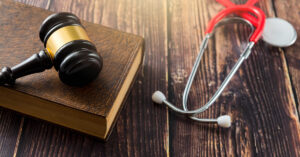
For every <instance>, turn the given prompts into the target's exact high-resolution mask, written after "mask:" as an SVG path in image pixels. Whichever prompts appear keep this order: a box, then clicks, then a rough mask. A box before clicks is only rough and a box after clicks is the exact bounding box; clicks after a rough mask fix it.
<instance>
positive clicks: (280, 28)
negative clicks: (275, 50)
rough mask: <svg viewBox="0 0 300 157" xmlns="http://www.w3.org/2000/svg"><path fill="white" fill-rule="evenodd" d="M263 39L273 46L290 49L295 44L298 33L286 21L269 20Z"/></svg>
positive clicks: (267, 20)
mask: <svg viewBox="0 0 300 157" xmlns="http://www.w3.org/2000/svg"><path fill="white" fill-rule="evenodd" d="M262 39H263V40H264V41H265V42H266V43H268V44H270V45H272V46H276V47H288V46H291V45H292V44H294V43H295V41H296V39H297V32H296V30H295V28H294V27H293V26H292V24H290V23H289V22H287V21H286V20H283V19H281V18H267V19H266V23H265V28H264V31H263V34H262Z"/></svg>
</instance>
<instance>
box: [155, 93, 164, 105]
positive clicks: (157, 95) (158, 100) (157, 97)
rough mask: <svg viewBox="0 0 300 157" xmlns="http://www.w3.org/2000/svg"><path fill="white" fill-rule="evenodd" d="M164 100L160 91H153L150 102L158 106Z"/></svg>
mask: <svg viewBox="0 0 300 157" xmlns="http://www.w3.org/2000/svg"><path fill="white" fill-rule="evenodd" d="M164 100H166V96H165V95H164V93H162V92H161V91H155V92H154V93H153V95H152V101H154V102H155V103H158V104H162V103H163V101H164Z"/></svg>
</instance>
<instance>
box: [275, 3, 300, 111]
mask: <svg viewBox="0 0 300 157" xmlns="http://www.w3.org/2000/svg"><path fill="white" fill-rule="evenodd" d="M273 8H274V9H275V10H274V11H275V14H276V16H277V17H280V18H283V19H285V20H287V21H288V22H290V23H291V24H292V25H293V26H294V27H295V29H296V32H298V41H297V42H296V43H295V44H294V45H293V46H292V47H288V48H284V49H281V51H283V52H284V55H285V57H286V59H287V64H288V70H289V74H290V78H291V82H292V87H293V89H292V90H293V91H294V92H295V93H294V97H295V99H296V103H297V107H298V113H299V112H300V107H299V100H300V97H299V96H300V54H299V48H300V42H299V32H300V20H299V19H300V14H299V8H300V5H299V3H298V2H297V1H296V0H292V1H289V2H287V1H283V0H276V1H274V2H273ZM298 116H299V114H298Z"/></svg>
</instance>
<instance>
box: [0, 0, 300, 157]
mask: <svg viewBox="0 0 300 157" xmlns="http://www.w3.org/2000/svg"><path fill="white" fill-rule="evenodd" d="M20 1H21V2H24V3H26V4H30V5H34V6H39V7H42V8H46V9H49V10H52V11H70V12H73V13H75V14H77V15H78V16H79V17H80V18H83V19H85V20H87V21H90V22H94V23H100V24H103V25H105V26H109V27H112V28H117V29H120V30H122V31H126V32H131V33H134V34H138V35H141V36H143V37H144V38H145V61H144V63H143V69H142V72H141V73H140V75H139V77H138V79H137V81H136V83H135V85H134V88H133V90H132V92H131V94H130V96H129V99H128V101H127V103H126V105H125V108H124V110H123V111H122V112H121V116H120V117H119V119H118V121H117V124H116V127H115V129H114V131H113V133H112V136H111V137H110V139H109V141H108V142H107V143H103V142H101V141H100V140H97V139H95V138H93V137H90V136H87V135H84V134H80V133H78V132H75V131H72V130H69V129H65V128H62V127H59V126H56V125H54V124H50V123H47V122H44V121H41V120H36V119H32V118H29V117H24V116H23V115H20V114H17V113H14V112H12V111H9V110H6V109H1V112H0V138H1V139H0V155H1V156H12V155H16V156H188V157H189V156H287V157H291V156H300V124H299V115H298V111H299V110H297V108H299V106H298V104H299V97H300V96H299V92H300V79H299V77H298V76H299V75H300V72H299V69H300V64H299V60H300V55H299V54H298V49H299V48H300V42H299V41H297V42H296V44H295V45H294V46H292V47H289V48H285V49H278V48H274V47H270V46H268V45H266V44H265V43H263V42H262V41H260V42H259V43H258V44H256V46H255V48H254V50H253V52H252V54H251V56H250V57H249V59H248V60H247V61H246V62H245V63H244V64H243V65H242V67H241V69H240V70H239V71H238V72H237V74H236V75H235V77H234V78H233V80H232V81H231V83H230V84H229V86H228V87H227V88H226V90H225V92H224V93H223V94H222V96H221V97H220V99H218V101H217V102H216V103H215V104H214V106H213V107H212V108H210V109H209V110H208V111H207V112H205V113H203V114H201V115H200V116H201V117H217V116H219V115H220V114H227V113H228V114H229V115H231V116H232V117H233V126H232V127H231V128H230V129H222V128H218V127H216V126H214V125H205V124H197V123H194V122H191V121H189V120H187V119H185V118H183V117H181V116H178V115H176V114H174V113H173V112H169V111H168V110H167V108H166V107H161V106H158V105H155V104H153V103H152V102H151V98H150V97H151V94H152V92H153V91H155V90H157V89H159V90H162V91H163V92H165V93H167V96H168V98H169V99H170V101H172V102H174V103H176V104H178V105H179V104H181V97H182V90H183V88H184V86H185V83H186V80H187V77H188V75H189V72H190V70H191V68H192V65H193V62H194V59H195V56H196V54H197V50H198V48H199V43H200V42H201V41H202V39H203V36H204V30H205V27H206V25H207V23H208V21H209V19H211V18H212V17H213V16H214V15H215V14H216V13H217V12H218V11H220V10H221V9H222V8H223V7H222V6H221V5H220V4H218V3H216V2H215V1H210V0H189V1H186V0H144V1H140V0H90V1H82V0H65V1H60V0H48V1H47V0H20ZM235 3H245V1H238V0H236V1H235ZM258 6H259V7H260V8H262V10H263V11H264V12H265V13H266V15H267V16H271V17H273V16H278V17H281V18H284V19H287V20H288V21H289V22H291V23H293V24H294V26H295V27H296V29H297V31H298V32H299V31H300V27H299V25H300V22H299V19H300V18H299V16H300V14H298V12H299V9H300V6H299V4H298V2H297V1H296V0H290V1H284V0H273V1H271V0H261V1H260V3H259V4H258ZM232 28H234V29H232ZM226 30H230V31H226ZM248 34H249V30H248V29H247V27H245V26H243V25H228V26H225V27H224V28H223V29H220V31H218V32H217V35H216V36H215V38H214V39H213V40H211V41H212V42H211V45H209V52H208V53H207V54H205V55H204V61H203V63H202V64H201V68H200V70H199V72H198V74H197V76H196V80H195V82H194V84H193V87H192V90H191V94H190V98H189V104H199V105H201V104H204V103H205V102H206V101H207V100H208V99H209V97H210V96H211V95H212V94H213V93H214V91H215V89H216V88H217V87H218V85H220V84H221V81H222V80H223V79H224V77H225V76H226V74H227V73H228V72H229V70H230V69H231V67H232V65H233V64H234V62H235V61H236V59H237V57H238V55H239V53H240V52H239V51H240V49H241V48H239V47H240V46H243V42H240V41H245V40H246V39H247V36H248ZM195 107H197V106H193V107H190V108H195Z"/></svg>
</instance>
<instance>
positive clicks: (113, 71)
mask: <svg viewBox="0 0 300 157" xmlns="http://www.w3.org/2000/svg"><path fill="white" fill-rule="evenodd" d="M50 14H52V12H50V11H46V10H43V9H40V8H36V7H32V6H27V5H24V4H21V3H16V2H10V1H6V0H5V1H2V2H0V34H1V36H0V67H1V68H2V67H4V66H13V65H16V64H17V63H20V62H22V61H23V60H25V59H26V58H28V57H29V56H31V55H32V54H33V53H36V52H38V51H39V50H42V49H43V44H42V42H41V41H40V40H39V36H38V33H39V27H40V25H41V23H42V22H43V20H44V19H45V18H46V17H47V16H48V15H50ZM82 24H83V26H84V27H85V28H86V30H87V33H88V36H89V37H90V39H91V41H92V42H93V43H94V44H95V45H96V47H97V50H98V52H99V53H100V54H101V56H102V57H103V69H102V72H101V73H100V75H99V77H98V78H97V79H96V80H95V81H94V82H92V83H91V84H89V85H87V86H84V87H81V88H79V87H71V86H68V85H65V84H63V83H62V82H61V81H60V80H59V77H58V74H57V72H56V71H55V70H54V69H51V70H47V71H45V72H43V73H38V74H33V75H30V76H26V77H23V78H20V79H18V80H17V81H16V84H15V85H14V86H12V87H0V105H1V106H3V107H5V108H9V109H12V110H15V111H17V112H21V113H24V114H27V115H30V116H33V117H37V118H40V119H44V120H46V121H50V122H53V123H56V124H59V125H62V126H65V127H68V128H72V129H75V130H78V131H81V132H84V133H87V134H90V135H93V136H97V137H99V138H101V139H106V138H107V137H108V135H109V133H110V131H111V128H112V126H113V124H114V122H115V119H116V117H117V115H118V112H119V111H120V109H121V106H122V104H123V102H124V101H125V98H126V95H128V93H129V89H130V86H131V85H132V84H133V82H134V78H135V76H136V74H137V72H138V69H139V67H140V65H141V63H142V59H143V52H142V47H143V39H142V37H139V36H136V35H133V34H128V33H124V32H120V31H118V30H114V29H111V28H107V27H104V26H101V25H98V24H93V23H89V22H84V21H82Z"/></svg>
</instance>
